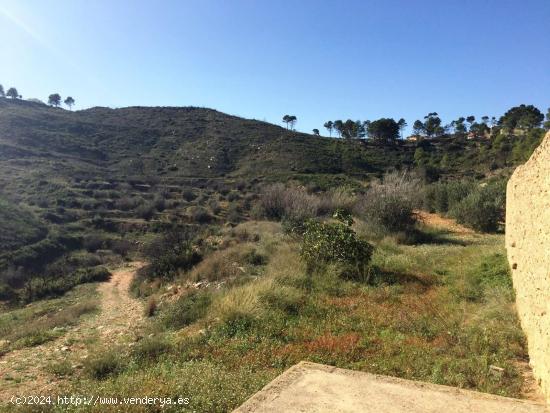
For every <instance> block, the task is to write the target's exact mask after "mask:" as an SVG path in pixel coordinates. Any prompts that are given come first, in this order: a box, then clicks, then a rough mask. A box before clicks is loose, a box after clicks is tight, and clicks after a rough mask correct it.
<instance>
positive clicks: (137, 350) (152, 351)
mask: <svg viewBox="0 0 550 413" xmlns="http://www.w3.org/2000/svg"><path fill="white" fill-rule="evenodd" d="M171 348H172V346H171V345H170V343H169V342H168V341H167V340H166V339H164V338H161V337H157V336H153V337H148V338H145V339H143V340H141V341H140V342H139V343H138V344H137V345H136V346H135V347H134V349H133V351H132V356H133V357H134V358H136V359H137V360H139V361H154V360H157V359H158V358H159V357H160V356H161V355H162V354H165V353H167V352H169V351H170V349H171Z"/></svg>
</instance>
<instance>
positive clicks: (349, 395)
mask: <svg viewBox="0 0 550 413" xmlns="http://www.w3.org/2000/svg"><path fill="white" fill-rule="evenodd" d="M251 412H254V413H277V412H281V413H282V412H284V413H292V412H307V413H329V412H330V413H359V412H360V413H441V412H444V413H550V410H548V409H547V408H546V406H545V405H543V404H540V403H536V402H531V401H526V400H519V399H511V398H507V397H500V396H494V395H491V394H487V393H479V392H475V391H470V390H462V389H458V388H454V387H449V386H441V385H437V384H431V383H424V382H417V381H411V380H403V379H398V378H395V377H389V376H379V375H375V374H370V373H364V372H359V371H352V370H344V369H339V368H336V367H332V366H326V365H322V364H315V363H309V362H301V363H299V364H297V365H295V366H293V367H291V368H290V369H288V370H287V371H286V372H284V373H283V374H281V375H280V376H279V377H277V378H276V379H275V380H273V381H272V382H271V383H269V384H268V385H267V386H265V387H264V388H263V389H262V390H260V391H259V392H258V393H256V394H255V395H254V396H252V397H251V398H250V399H249V400H247V401H246V402H245V403H244V404H243V405H242V406H241V407H239V408H237V409H236V410H235V411H234V413H251Z"/></svg>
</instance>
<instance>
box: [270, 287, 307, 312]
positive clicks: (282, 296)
mask: <svg viewBox="0 0 550 413" xmlns="http://www.w3.org/2000/svg"><path fill="white" fill-rule="evenodd" d="M260 299H261V300H262V301H263V302H264V303H266V304H267V305H268V306H269V307H271V308H275V309H279V310H281V311H284V312H285V313H287V314H298V311H299V310H300V307H301V306H302V305H303V303H304V294H303V292H302V291H300V290H298V289H297V288H294V287H289V286H279V287H277V288H275V289H272V290H268V291H265V292H264V293H262V295H261V297H260Z"/></svg>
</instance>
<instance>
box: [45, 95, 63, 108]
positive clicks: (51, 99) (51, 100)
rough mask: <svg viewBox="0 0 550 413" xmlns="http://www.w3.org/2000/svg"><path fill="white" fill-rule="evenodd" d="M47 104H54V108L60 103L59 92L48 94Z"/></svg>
mask: <svg viewBox="0 0 550 413" xmlns="http://www.w3.org/2000/svg"><path fill="white" fill-rule="evenodd" d="M48 105H50V106H55V107H56V108H57V107H58V106H59V105H61V96H60V95H59V93H53V94H51V95H50V96H48Z"/></svg>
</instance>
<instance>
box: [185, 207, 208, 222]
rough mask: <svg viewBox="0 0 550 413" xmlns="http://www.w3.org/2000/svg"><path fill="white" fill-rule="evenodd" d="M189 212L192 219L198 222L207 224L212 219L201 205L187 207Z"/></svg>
mask: <svg viewBox="0 0 550 413" xmlns="http://www.w3.org/2000/svg"><path fill="white" fill-rule="evenodd" d="M189 214H190V216H191V218H192V219H193V221H195V222H196V223H198V224H207V223H209V222H210V221H212V215H210V213H209V212H208V211H207V210H206V209H205V208H203V207H200V206H194V207H191V208H190V209H189Z"/></svg>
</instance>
